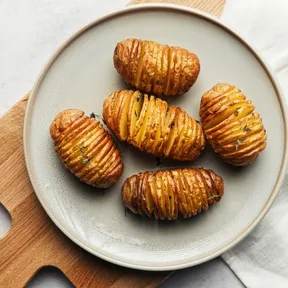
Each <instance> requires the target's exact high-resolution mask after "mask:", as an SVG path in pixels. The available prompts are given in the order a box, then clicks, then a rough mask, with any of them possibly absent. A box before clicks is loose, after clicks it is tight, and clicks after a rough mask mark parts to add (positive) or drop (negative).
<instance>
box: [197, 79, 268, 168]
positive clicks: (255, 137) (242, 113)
mask: <svg viewBox="0 0 288 288" xmlns="http://www.w3.org/2000/svg"><path fill="white" fill-rule="evenodd" d="M200 118H201V123H202V127H203V130H204V133H205V135H206V138H207V140H208V141H209V143H210V144H211V146H212V147H213V149H214V151H215V152H216V153H218V154H219V155H220V157H221V158H223V160H224V161H225V162H227V163H229V164H232V165H235V166H246V165H248V164H250V163H251V162H252V161H253V160H255V158H256V157H257V156H258V155H259V153H260V152H261V151H263V150H264V149H265V147H266V139H267V135H266V130H265V128H264V126H263V123H262V119H261V117H260V115H259V114H258V113H257V112H256V111H255V107H254V105H253V104H252V102H251V101H250V100H247V99H246V96H245V95H244V94H243V93H242V92H241V91H240V90H239V89H238V88H236V87H235V86H232V85H230V84H217V85H216V86H214V87H213V88H212V89H211V90H209V91H208V92H206V93H205V94H204V95H203V96H202V99H201V106H200Z"/></svg>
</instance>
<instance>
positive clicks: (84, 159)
mask: <svg viewBox="0 0 288 288" xmlns="http://www.w3.org/2000/svg"><path fill="white" fill-rule="evenodd" d="M89 161H90V159H89V158H85V157H84V158H83V159H82V164H83V165H84V164H86V163H87V162H89Z"/></svg>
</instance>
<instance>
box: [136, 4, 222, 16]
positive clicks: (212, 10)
mask: <svg viewBox="0 0 288 288" xmlns="http://www.w3.org/2000/svg"><path fill="white" fill-rule="evenodd" d="M143 3H173V4H180V5H184V6H187V7H191V8H197V9H199V10H201V11H203V12H206V13H209V14H212V15H214V16H217V17H219V16H220V15H221V12H222V10H223V7H224V4H225V0H133V1H131V2H130V4H143Z"/></svg>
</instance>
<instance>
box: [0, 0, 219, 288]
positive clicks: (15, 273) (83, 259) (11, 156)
mask: <svg viewBox="0 0 288 288" xmlns="http://www.w3.org/2000/svg"><path fill="white" fill-rule="evenodd" d="M144 2H149V3H152V2H169V3H177V4H182V5H187V6H190V7H194V8H199V9H201V10H203V11H205V12H208V13H211V14H214V15H216V16H219V15H220V13H221V11H222V8H223V6H224V2H225V0H191V1H189V0H187V1H185V0H183V1H182V0H175V1H153V0H152V1H151V0H144V1H143V0H141V1H139V0H136V1H132V2H130V4H137V3H144ZM28 97H29V95H26V96H25V97H24V98H23V99H22V100H21V101H19V102H18V103H17V104H16V105H15V106H14V107H13V108H12V109H11V110H9V111H8V112H7V113H6V114H5V115H4V116H3V117H2V118H1V119H0V131H1V135H0V147H1V150H0V175H1V177H0V202H1V203H2V204H3V205H4V206H5V207H6V208H7V210H8V211H9V213H10V214H11V217H12V227H11V229H10V231H9V232H8V233H7V234H6V235H4V236H3V237H2V238H1V239H0V251H1V254H0V255H1V257H0V287H5V288H10V287H11V288H12V287H13V288H17V287H24V286H25V284H27V282H28V281H29V280H30V279H31V277H33V275H34V274H35V273H36V272H37V271H38V270H39V269H40V268H42V267H44V266H51V265H52V266H55V267H57V268H59V269H60V270H62V272H63V273H64V274H65V275H66V276H67V277H68V278H69V279H70V281H71V282H72V283H73V284H74V285H75V286H76V287H105V288H106V287H107V288H108V287H109V288H124V287H125V288H134V287H137V288H153V287H157V286H158V285H159V283H161V282H162V281H163V280H164V279H165V278H166V277H167V276H168V275H169V273H170V272H145V271H138V270H132V269H127V268H123V267H119V266H116V265H113V264H110V263H108V262H105V261H103V260H101V259H99V258H97V257H94V256H92V255H90V254H89V253H87V252H86V251H84V250H82V249H81V248H79V247H78V246H77V245H76V244H74V243H73V242H72V241H70V240H69V239H68V238H67V237H66V236H65V235H64V234H63V233H62V232H61V231H60V230H59V229H58V228H57V227H56V226H55V225H54V224H53V223H52V221H51V220H50V218H49V217H48V216H47V214H46V213H45V211H44V209H43V208H42V206H41V205H40V203H39V202H38V199H37V197H36V195H35V193H34V191H33V189H32V186H31V184H30V181H29V178H28V175H27V171H26V167H25V162H24V154H23V148H22V147H23V146H22V133H23V119H24V113H25V108H26V104H27V100H28Z"/></svg>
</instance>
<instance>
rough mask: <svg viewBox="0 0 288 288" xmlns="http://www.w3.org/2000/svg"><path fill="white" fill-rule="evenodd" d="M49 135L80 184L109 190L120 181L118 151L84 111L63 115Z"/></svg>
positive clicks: (121, 165) (70, 111)
mask: <svg viewBox="0 0 288 288" xmlns="http://www.w3.org/2000/svg"><path fill="white" fill-rule="evenodd" d="M50 135H51V137H52V139H53V140H54V146H55V151H56V152H57V153H58V155H59V157H60V159H61V161H62V163H63V164H64V165H65V166H66V168H68V169H69V170H70V171H71V172H72V173H73V174H74V175H76V176H77V177H78V178H79V179H80V180H81V181H83V182H85V183H87V184H89V185H92V186H95V187H98V188H107V187H109V186H111V185H113V184H114V183H115V182H117V181H118V179H119V178H120V176H121V174H122V172H123V164H122V159H121V156H120V152H119V149H118V148H117V147H116V145H115V143H114V141H113V140H112V138H111V136H110V135H109V134H108V132H106V131H105V130H104V129H103V127H102V125H101V123H100V122H99V121H97V120H95V119H92V118H89V117H88V116H85V115H84V112H83V111H81V110H73V109H69V110H64V111H62V112H60V113H59V114H58V115H57V116H56V117H55V119H54V121H53V122H52V124H51V126H50Z"/></svg>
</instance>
